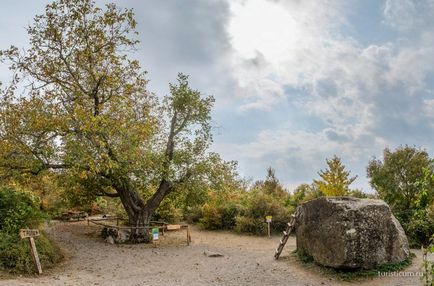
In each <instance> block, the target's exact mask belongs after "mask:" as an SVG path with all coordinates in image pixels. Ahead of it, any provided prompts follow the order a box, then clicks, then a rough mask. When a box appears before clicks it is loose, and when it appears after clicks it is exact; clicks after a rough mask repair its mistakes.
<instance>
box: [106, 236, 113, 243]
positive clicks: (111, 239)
mask: <svg viewBox="0 0 434 286" xmlns="http://www.w3.org/2000/svg"><path fill="white" fill-rule="evenodd" d="M105 242H107V243H110V244H114V243H115V240H114V239H113V236H111V235H109V236H107V238H106V239H105Z"/></svg>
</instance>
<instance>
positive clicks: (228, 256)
mask: <svg viewBox="0 0 434 286" xmlns="http://www.w3.org/2000/svg"><path fill="white" fill-rule="evenodd" d="M49 233H50V235H51V237H52V238H53V239H54V240H55V241H56V242H57V243H58V244H59V245H60V246H61V248H62V249H64V251H65V253H66V259H65V261H64V262H63V263H61V264H60V265H59V266H57V267H56V268H55V269H52V270H48V271H46V272H45V273H44V274H43V275H41V276H40V277H19V278H16V279H8V280H0V285H1V286H3V285H5V286H6V285H7V286H15V285H20V286H24V285H50V286H51V285H62V286H64V285H86V286H88V285H103V286H105V285H122V286H143V285H159V286H161V285H237V286H238V285H249V286H255V285H305V286H308V285H309V286H310V285H354V284H357V285H365V286H367V285H369V286H386V285H394V286H396V285H403V286H404V285H405V286H407V285H422V283H421V281H420V278H419V277H375V278H369V279H365V280H361V281H357V282H352V283H349V282H344V281H340V280H337V279H335V278H333V277H330V276H327V275H326V274H322V273H321V272H320V271H319V270H318V269H316V268H306V266H305V265H302V264H301V263H300V262H298V261H297V260H296V259H295V258H294V256H293V255H291V254H290V252H291V251H293V250H294V249H295V238H293V237H291V238H290V239H289V240H288V243H287V245H286V247H285V249H284V251H283V253H282V256H281V258H280V259H279V260H277V261H276V260H274V259H273V254H274V249H275V248H276V247H277V245H278V242H279V239H280V237H278V236H275V237H272V238H271V239H268V238H265V237H255V236H245V235H237V234H234V233H230V232H214V231H213V232H211V231H200V230H198V229H196V228H194V229H193V232H192V240H193V242H192V244H191V245H190V246H186V242H185V231H180V232H171V233H169V234H166V235H165V236H164V238H163V239H162V240H161V242H160V245H158V246H153V245H143V244H141V245H112V244H108V243H106V242H104V241H103V240H102V238H100V237H99V235H98V234H99V229H98V228H97V227H87V224H86V223H85V222H68V223H60V222H54V223H53V224H52V226H51V227H50V229H49ZM204 251H212V252H218V253H221V254H223V255H224V256H223V257H207V256H205V255H204ZM413 252H415V254H416V258H415V259H414V260H413V264H412V266H410V267H409V268H407V269H405V270H404V271H408V272H410V271H415V272H416V271H419V266H420V265H421V252H420V251H418V250H413Z"/></svg>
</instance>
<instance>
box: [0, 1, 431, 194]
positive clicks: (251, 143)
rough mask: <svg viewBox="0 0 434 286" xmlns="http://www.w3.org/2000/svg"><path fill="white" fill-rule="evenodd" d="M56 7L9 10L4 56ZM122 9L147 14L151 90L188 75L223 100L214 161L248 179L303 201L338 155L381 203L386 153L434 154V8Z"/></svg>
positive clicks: (388, 4) (261, 4)
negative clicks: (268, 179)
mask: <svg viewBox="0 0 434 286" xmlns="http://www.w3.org/2000/svg"><path fill="white" fill-rule="evenodd" d="M115 2H116V1H115ZM45 3H47V1H16V0H14V1H12V0H4V1H2V4H1V7H2V9H1V10H0V38H1V41H0V49H3V48H6V47H8V46H9V45H10V44H14V45H17V46H20V47H25V46H26V42H27V35H26V32H25V27H26V26H27V25H28V24H29V23H31V21H32V18H33V16H34V15H35V14H40V13H42V12H43V8H44V5H45ZM97 3H98V4H103V3H105V1H97ZM116 3H118V4H119V5H120V6H123V7H128V8H134V10H135V13H136V19H137V21H138V32H139V33H140V34H139V38H140V40H141V43H140V45H139V47H138V51H137V53H136V54H135V55H134V57H137V58H138V59H139V60H140V61H141V63H142V66H143V68H144V69H146V70H147V71H148V72H149V79H150V84H149V89H150V90H151V91H154V92H156V93H157V94H159V95H164V94H166V93H167V91H168V83H169V82H172V81H173V80H174V79H175V78H176V74H177V73H178V72H184V73H187V74H189V75H190V78H191V83H192V85H193V86H194V87H195V88H197V89H199V90H201V91H202V92H203V93H204V94H212V95H214V96H215V98H216V105H215V109H214V111H213V126H215V128H214V144H213V146H212V150H214V151H217V152H219V153H220V154H222V156H223V158H224V159H226V160H237V161H238V162H239V171H240V173H241V175H242V176H244V177H247V178H252V179H260V178H263V177H264V175H265V170H266V168H267V167H268V166H272V167H273V168H275V169H276V174H277V176H278V177H279V179H280V180H281V181H282V182H283V183H284V184H285V185H286V186H287V187H288V188H289V189H290V190H291V189H292V188H294V187H295V186H296V185H298V184H300V183H310V182H311V181H312V180H313V179H314V178H317V177H318V175H317V172H318V171H319V170H320V169H324V168H325V159H326V158H329V157H331V156H333V155H334V154H336V155H337V156H340V157H341V158H342V159H343V162H344V163H345V165H346V166H347V167H348V168H349V169H350V170H351V171H352V174H355V175H358V176H359V177H358V179H357V180H356V181H355V183H354V184H353V187H359V188H362V189H363V190H364V191H367V192H370V187H369V184H368V180H367V178H366V171H365V169H366V166H367V164H368V162H369V160H370V159H372V157H373V156H376V157H381V155H382V150H383V149H384V148H385V147H389V148H396V147H397V146H399V145H404V144H408V145H415V146H417V147H421V148H424V149H427V150H428V152H430V153H431V154H433V155H434V140H433V139H434V93H433V88H434V80H433V75H434V20H433V19H434V1H433V0H420V1H409V0H384V1H379V0H378V1H377V0H364V1H361V0H359V1H352V0H345V1H344V0H334V1H331V0H303V1H300V0H288V1H278V0H231V1H229V0H226V1H225V0H221V1H217V0H216V1H200V0H183V1H169V0H145V1H133V0H125V1H117V2H116ZM8 77H9V73H8V71H7V69H6V68H5V67H4V66H3V67H0V81H3V82H7V81H8Z"/></svg>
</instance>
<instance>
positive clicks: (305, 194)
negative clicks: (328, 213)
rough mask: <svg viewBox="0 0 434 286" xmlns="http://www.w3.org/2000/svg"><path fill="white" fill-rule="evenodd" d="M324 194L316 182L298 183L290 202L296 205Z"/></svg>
mask: <svg viewBox="0 0 434 286" xmlns="http://www.w3.org/2000/svg"><path fill="white" fill-rule="evenodd" d="M322 196H324V194H323V193H322V192H321V191H320V190H319V189H318V188H317V186H316V185H315V184H310V185H309V184H301V185H298V186H297V187H296V188H295V190H294V192H293V193H292V194H291V199H290V204H291V205H292V206H294V207H296V206H298V205H299V204H301V203H304V202H306V201H309V200H313V199H317V198H320V197H322Z"/></svg>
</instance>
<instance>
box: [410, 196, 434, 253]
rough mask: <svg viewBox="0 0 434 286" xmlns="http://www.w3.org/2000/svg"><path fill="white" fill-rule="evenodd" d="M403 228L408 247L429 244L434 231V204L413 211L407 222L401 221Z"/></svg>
mask: <svg viewBox="0 0 434 286" xmlns="http://www.w3.org/2000/svg"><path fill="white" fill-rule="evenodd" d="M403 228H404V229H405V232H406V234H407V237H408V240H409V243H410V247H414V248H419V247H420V246H421V245H424V246H427V245H429V243H430V239H431V236H432V235H433V233H434V204H433V205H432V206H431V207H430V208H427V209H422V210H416V211H414V213H413V215H412V216H411V217H410V218H409V220H408V222H404V223H403Z"/></svg>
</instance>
